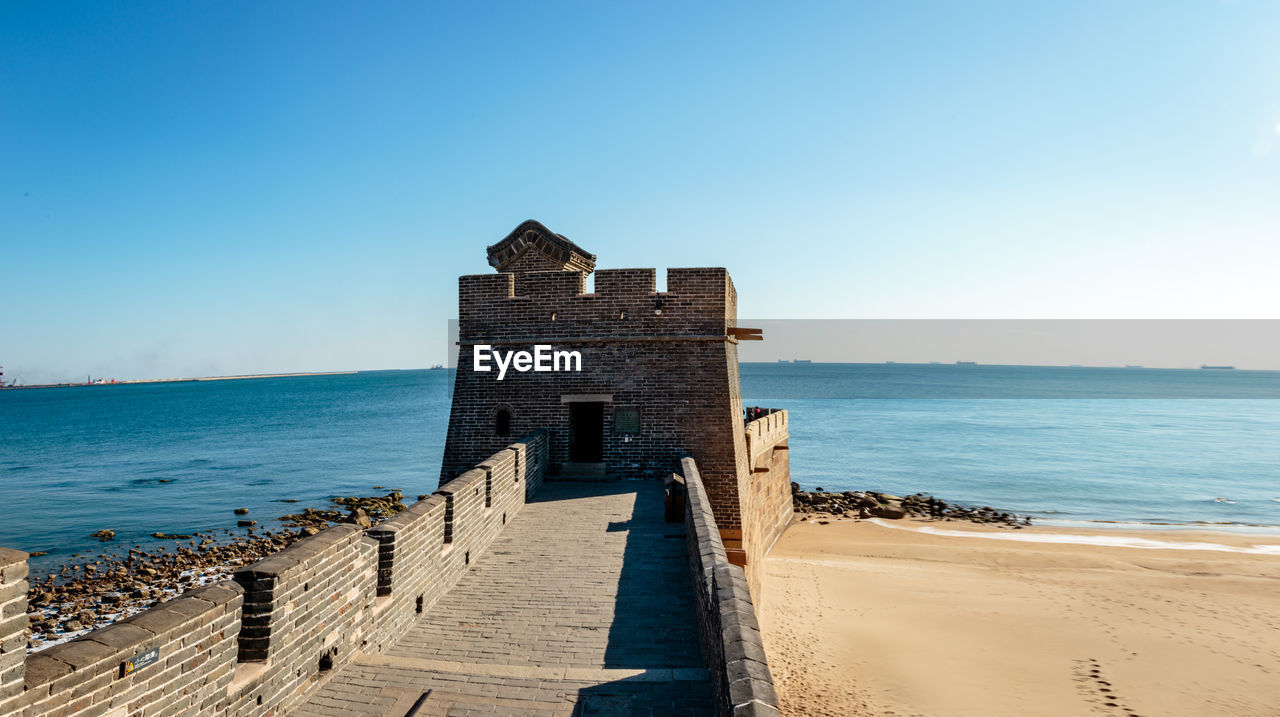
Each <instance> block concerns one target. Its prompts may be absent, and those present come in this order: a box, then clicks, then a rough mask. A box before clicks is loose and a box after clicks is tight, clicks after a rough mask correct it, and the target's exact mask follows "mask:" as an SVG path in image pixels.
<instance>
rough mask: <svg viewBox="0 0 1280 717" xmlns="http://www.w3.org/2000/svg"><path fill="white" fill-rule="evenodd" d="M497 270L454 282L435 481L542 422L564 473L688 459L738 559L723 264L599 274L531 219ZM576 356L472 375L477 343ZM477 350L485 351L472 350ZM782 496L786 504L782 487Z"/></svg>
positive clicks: (498, 250)
mask: <svg viewBox="0 0 1280 717" xmlns="http://www.w3.org/2000/svg"><path fill="white" fill-rule="evenodd" d="M488 255H489V257H488V258H489V263H490V265H492V266H493V267H494V268H496V269H497V270H498V273H496V274H478V275H471V276H463V277H460V278H459V280H458V344H459V350H458V370H457V375H456V378H455V380H454V391H453V403H452V412H451V414H450V418H449V430H448V436H447V439H446V442H445V451H444V462H443V466H442V469H441V480H442V481H447V480H449V479H452V478H453V477H454V476H456V475H457V474H458V473H459V472H461V471H463V470H465V469H468V468H470V467H471V466H473V465H474V464H475V463H476V462H477V461H479V460H482V459H484V458H485V457H487V456H489V455H491V454H492V453H494V452H495V451H497V450H498V449H500V448H501V447H502V446H505V445H507V444H509V443H510V442H511V441H512V440H513V439H514V438H517V437H519V436H522V435H525V434H528V433H530V432H533V431H536V430H538V429H542V428H546V429H549V431H550V461H551V464H552V466H553V471H554V472H557V473H558V474H560V475H561V476H576V477H586V476H599V477H607V478H655V479H656V478H662V477H665V476H667V475H670V474H671V473H672V471H674V470H676V469H677V468H678V466H679V459H680V457H681V456H684V455H692V456H693V457H694V459H695V460H696V461H697V464H698V467H699V469H700V471H701V474H702V477H703V480H704V482H705V485H706V488H707V491H708V494H709V496H710V498H711V501H712V503H713V507H714V511H715V514H716V520H717V522H718V524H719V527H720V529H721V533H722V537H723V538H724V541H725V547H726V548H728V549H729V550H730V551H731V553H736V554H737V555H738V556H739V557H740V559H743V560H745V557H744V556H743V554H742V550H741V549H742V520H741V514H742V507H743V503H744V501H745V502H750V498H744V496H742V493H743V491H744V489H745V487H746V485H747V480H748V478H749V475H750V469H749V467H748V460H747V453H746V439H745V437H744V423H743V412H742V396H741V388H740V382H739V378H738V339H739V337H740V336H743V335H744V332H745V331H746V330H741V331H740V330H739V329H738V328H737V327H736V321H737V293H736V291H735V290H734V287H733V281H732V280H731V279H730V278H729V273H728V271H726V270H725V269H721V268H704V269H668V270H667V290H666V291H664V292H658V291H655V272H654V270H653V269H602V270H599V271H595V291H594V293H585V292H584V288H585V283H586V278H587V275H588V274H589V273H591V272H592V271H593V270H595V255H593V254H589V253H588V252H586V251H585V250H583V249H582V248H580V247H579V246H577V245H576V244H574V243H573V242H571V241H569V239H567V238H566V237H564V236H561V235H559V234H556V233H554V232H552V231H550V230H549V229H547V228H546V227H545V226H543V225H542V224H540V223H538V222H536V221H527V222H524V223H523V224H521V225H520V226H518V227H516V229H515V231H513V232H511V233H510V234H509V235H507V237H506V238H505V239H503V240H502V241H500V242H498V243H497V244H494V245H493V246H491V247H489V250H488ZM538 344H543V345H549V346H550V347H552V348H553V349H554V350H557V351H561V350H563V351H577V352H579V353H580V355H581V370H580V371H560V372H555V371H548V372H537V371H532V370H530V371H527V372H519V371H516V370H515V369H511V370H508V371H507V372H506V374H505V376H504V377H503V379H502V380H498V373H497V371H496V367H495V370H491V371H488V372H483V371H477V370H475V366H474V361H473V358H474V353H473V352H474V351H475V347H476V346H479V345H485V346H489V347H491V348H490V349H489V351H502V352H507V351H517V350H524V351H530V352H531V351H533V348H534V346H535V345H538ZM484 354H485V352H484V350H482V351H481V355H482V356H483V355H484ZM787 499H788V505H789V496H788V497H787Z"/></svg>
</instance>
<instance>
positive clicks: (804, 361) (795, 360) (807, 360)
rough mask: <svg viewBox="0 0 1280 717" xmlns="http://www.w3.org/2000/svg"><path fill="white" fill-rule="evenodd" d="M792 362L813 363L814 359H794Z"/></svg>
mask: <svg viewBox="0 0 1280 717" xmlns="http://www.w3.org/2000/svg"><path fill="white" fill-rule="evenodd" d="M791 363H813V361H811V360H809V359H793V360H792V361H791Z"/></svg>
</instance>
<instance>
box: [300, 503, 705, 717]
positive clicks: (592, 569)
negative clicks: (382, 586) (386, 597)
mask: <svg viewBox="0 0 1280 717" xmlns="http://www.w3.org/2000/svg"><path fill="white" fill-rule="evenodd" d="M662 501H663V493H662V486H661V484H660V483H659V482H657V481H627V482H620V483H560V482H547V483H545V484H544V485H543V486H542V489H541V490H540V491H539V493H538V495H537V496H536V497H535V499H534V502H532V503H529V504H528V505H527V506H525V508H524V510H523V511H521V513H520V514H519V515H518V516H516V517H515V518H514V519H513V520H512V521H511V523H510V524H509V525H508V526H507V528H506V530H505V531H504V532H503V534H502V535H501V536H500V537H499V539H498V540H497V541H496V542H495V543H494V544H493V545H492V546H491V547H490V548H489V550H488V551H487V552H485V553H484V554H483V555H482V556H481V557H480V558H479V559H477V560H476V561H475V565H473V566H472V568H471V570H470V571H469V572H468V573H467V574H466V575H464V576H463V577H462V579H461V580H460V581H459V582H458V585H457V586H455V587H454V589H453V590H451V591H450V592H449V593H448V594H447V595H445V597H444V598H442V599H441V600H440V602H439V603H437V604H436V605H435V606H434V607H433V608H432V609H431V610H430V611H428V612H427V613H426V614H424V615H423V616H422V617H421V618H420V619H419V621H418V622H417V623H416V624H415V625H414V626H413V628H411V629H410V630H409V632H408V633H406V634H405V635H404V637H402V638H401V639H400V640H399V641H398V642H397V643H396V644H395V645H394V646H393V647H392V648H391V649H390V650H389V651H388V652H387V654H385V655H359V656H357V657H356V658H355V659H354V661H353V662H352V663H351V664H350V665H348V666H347V667H346V668H344V669H343V670H342V671H341V672H340V673H338V674H337V675H334V676H333V678H332V679H331V680H330V681H329V682H328V683H327V684H326V685H325V686H324V687H323V688H322V689H321V690H320V691H319V692H318V693H317V694H316V695H314V696H313V697H312V699H311V700H310V701H309V702H307V703H306V704H304V705H302V706H300V707H298V708H297V709H295V710H294V711H293V712H292V713H291V716H292V717H318V716H326V717H332V716H334V715H343V716H344V717H357V716H364V715H368V716H370V717H374V716H376V717H404V716H405V715H406V714H408V713H409V712H410V711H411V710H414V709H415V707H416V711H415V712H414V715H415V717H461V716H463V715H511V716H513V717H514V716H517V715H520V716H525V715H528V716H536V715H545V716H546V717H569V716H570V715H581V716H582V717H591V716H593V715H601V716H604V715H608V716H609V717H630V716H632V715H635V716H636V717H640V716H644V717H657V716H659V715H663V716H665V715H672V716H673V717H681V716H688V717H692V716H694V715H699V716H701V715H710V714H712V712H713V710H712V702H711V688H710V684H709V683H708V676H707V672H706V670H705V669H704V668H703V664H702V657H701V654H700V653H699V649H698V628H697V622H696V618H695V615H694V608H693V587H692V585H690V579H689V574H688V568H687V565H686V561H687V558H686V553H685V541H684V526H683V525H682V524H680V523H666V522H664V521H663V518H662V515H663V503H662ZM424 694H426V697H425V698H424V697H423V695H424Z"/></svg>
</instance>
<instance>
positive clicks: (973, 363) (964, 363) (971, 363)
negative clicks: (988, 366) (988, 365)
mask: <svg viewBox="0 0 1280 717" xmlns="http://www.w3.org/2000/svg"><path fill="white" fill-rule="evenodd" d="M956 365H957V366H977V365H978V362H977V361H956Z"/></svg>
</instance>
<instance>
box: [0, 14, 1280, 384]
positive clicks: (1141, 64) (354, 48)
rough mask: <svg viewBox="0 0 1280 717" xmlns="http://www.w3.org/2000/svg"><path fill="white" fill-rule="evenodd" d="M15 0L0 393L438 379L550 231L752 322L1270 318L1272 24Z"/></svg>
mask: <svg viewBox="0 0 1280 717" xmlns="http://www.w3.org/2000/svg"><path fill="white" fill-rule="evenodd" d="M115 5H117V4H115V3H112V4H111V5H107V4H101V5H94V4H90V3H39V2H33V3H7V4H5V5H4V6H3V8H0V365H4V366H5V367H6V373H7V374H8V377H10V378H12V377H15V376H21V377H22V378H23V379H24V380H25V381H26V382H28V383H34V382H37V381H41V380H52V379H67V378H76V377H82V376H84V375H85V374H88V373H92V374H93V375H94V376H95V377H96V376H115V377H118V378H139V377H151V376H181V375H192V374H225V373H244V372H258V371H291V370H326V369H347V368H358V369H368V368H393V367H419V366H425V365H429V364H432V363H435V362H439V361H443V360H444V356H445V323H446V321H447V320H448V319H449V318H450V317H452V316H455V315H456V277H457V276H458V275H459V274H464V273H479V272H484V271H489V270H490V269H489V267H488V266H487V264H486V263H485V260H484V247H485V245H486V244H488V243H492V242H494V241H496V240H497V239H500V238H501V237H502V236H503V235H504V234H505V233H506V232H508V231H509V230H510V229H511V228H512V227H514V226H515V225H516V224H517V223H518V222H519V221H521V220H523V219H526V218H530V217H532V218H537V219H540V220H541V221H543V222H544V223H546V224H547V225H549V226H550V227H551V228H552V229H554V230H556V231H559V232H561V233H564V234H566V235H568V236H570V237H571V238H572V239H574V240H575V241H576V242H578V243H579V244H581V245H583V246H584V247H586V248H587V249H588V250H590V251H592V252H595V253H596V254H598V255H599V257H600V265H601V266H602V267H627V266H658V267H664V266H701V265H715V266H726V267H728V268H729V269H730V271H731V272H732V273H733V276H734V278H735V281H736V283H737V285H738V287H739V291H740V294H741V296H742V302H741V307H740V314H741V315H742V316H743V317H758V318H789V317H795V318H838V317H848V318H855V317H856V318H912V317H927V318H952V317H966V318H1002V317H1023V318H1061V317H1072V318H1093V317H1127V318H1161V317H1178V318H1214V317H1222V318H1227V317H1234V318H1247V317H1260V318H1261V317H1264V318H1275V316H1276V308H1277V307H1280V279H1278V278H1277V277H1278V276H1280V269H1278V268H1277V267H1280V3H1275V2H1251V1H1248V0H1240V1H1239V2H1234V3H1232V2H1216V1H1212V0H1203V1H1193V0H1185V1H1178V2H1175V1H1171V0H1158V1H1154V2H1112V1H1106V2H1059V3H1041V2H1025V1H1019V2H941V1H939V2H864V3H853V2H848V3H834V2H833V3H829V4H803V3H749V2H748V3H742V2H735V3H728V2H724V3H705V4H700V3H678V4H660V3H650V2H645V3H633V4H630V5H628V6H623V5H620V4H616V3H586V2H582V3H572V4H559V3H528V2H523V3H514V4H510V5H502V4H498V3H453V4H450V5H443V4H433V3H426V2H412V3H402V4H396V3H389V2H380V3H348V4H328V3H319V2H307V3H297V2H288V3H284V2H282V3H263V2H252V3H250V2H243V3H237V2H197V3H167V2H166V3H154V4H151V5H150V6H146V5H145V4H143V3H138V4H136V6H135V7H131V8H126V9H122V8H119V7H115Z"/></svg>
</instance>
